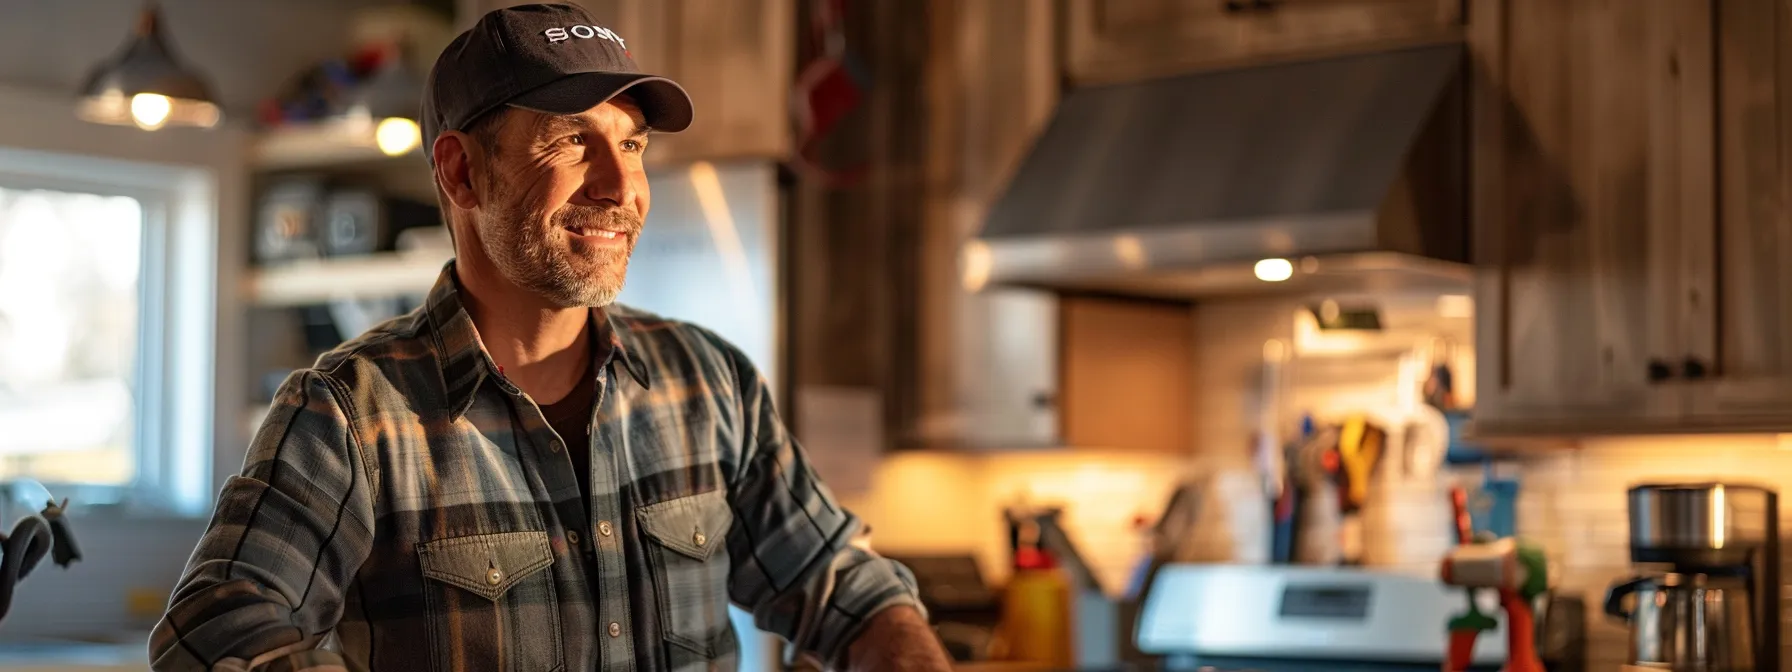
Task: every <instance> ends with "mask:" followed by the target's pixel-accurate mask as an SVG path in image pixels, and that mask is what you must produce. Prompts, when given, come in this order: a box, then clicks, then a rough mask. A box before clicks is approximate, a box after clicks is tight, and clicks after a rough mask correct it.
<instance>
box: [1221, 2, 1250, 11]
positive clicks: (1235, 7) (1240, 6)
mask: <svg viewBox="0 0 1792 672" xmlns="http://www.w3.org/2000/svg"><path fill="white" fill-rule="evenodd" d="M1220 4H1221V5H1224V6H1225V7H1226V11H1228V12H1234V13H1237V12H1242V11H1244V10H1245V9H1247V8H1249V7H1250V6H1251V3H1250V2H1246V0H1226V1H1225V2H1222V3H1220Z"/></svg>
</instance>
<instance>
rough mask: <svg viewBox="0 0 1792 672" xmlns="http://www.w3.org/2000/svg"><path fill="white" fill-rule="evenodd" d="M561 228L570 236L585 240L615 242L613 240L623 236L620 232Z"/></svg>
mask: <svg viewBox="0 0 1792 672" xmlns="http://www.w3.org/2000/svg"><path fill="white" fill-rule="evenodd" d="M562 228H565V229H566V231H567V232H568V233H571V234H572V235H575V236H584V237H587V238H600V239H603V240H615V239H618V238H621V237H623V235H624V234H623V233H622V232H621V231H611V230H609V229H580V228H573V227H570V226H568V227H562Z"/></svg>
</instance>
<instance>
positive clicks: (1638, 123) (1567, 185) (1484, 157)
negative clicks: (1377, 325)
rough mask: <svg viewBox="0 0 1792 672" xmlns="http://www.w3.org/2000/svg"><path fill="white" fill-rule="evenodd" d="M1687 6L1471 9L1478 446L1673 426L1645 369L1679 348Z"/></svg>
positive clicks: (1662, 391)
mask: <svg viewBox="0 0 1792 672" xmlns="http://www.w3.org/2000/svg"><path fill="white" fill-rule="evenodd" d="M1695 1H1696V2H1704V1H1705V0H1695ZM1686 4H1688V3H1686V2H1683V1H1682V0H1662V1H1661V2H1648V3H1629V2H1604V1H1602V0H1484V1H1477V2H1476V3H1474V5H1473V6H1474V11H1475V14H1473V15H1471V16H1470V17H1469V25H1470V31H1469V32H1470V42H1471V46H1472V53H1473V54H1474V56H1473V58H1474V69H1473V73H1474V74H1473V77H1474V80H1475V81H1474V85H1473V87H1474V88H1473V93H1472V95H1473V103H1472V105H1473V114H1472V117H1473V133H1472V140H1471V142H1472V143H1473V144H1472V151H1471V156H1472V159H1471V161H1472V166H1471V173H1472V175H1473V182H1472V185H1471V189H1472V193H1473V196H1472V198H1473V202H1474V204H1475V206H1474V208H1473V213H1474V214H1473V217H1474V221H1473V227H1474V230H1475V243H1476V245H1475V251H1476V256H1477V259H1476V262H1477V265H1478V266H1479V268H1480V272H1479V273H1478V274H1477V276H1478V280H1477V283H1476V296H1475V299H1476V339H1475V340H1476V370H1477V375H1476V380H1477V389H1476V395H1475V396H1476V402H1475V414H1474V419H1475V429H1476V433H1477V434H1496V433H1508V432H1515V431H1516V432H1528V431H1551V430H1554V429H1561V428H1569V427H1572V428H1584V427H1596V426H1613V427H1619V426H1623V427H1636V426H1638V425H1641V424H1650V423H1654V424H1664V425H1665V424H1672V423H1674V422H1676V421H1677V420H1678V418H1679V416H1680V415H1681V413H1682V404H1683V393H1682V391H1681V390H1679V389H1678V388H1676V387H1674V386H1671V385H1661V384H1658V383H1657V382H1656V381H1654V380H1652V376H1651V363H1652V362H1655V361H1656V360H1664V361H1665V358H1667V357H1669V356H1670V355H1671V353H1674V352H1678V351H1680V349H1681V348H1682V347H1683V344H1684V343H1685V342H1686V341H1685V336H1686V335H1685V334H1684V333H1682V332H1683V331H1685V330H1683V329H1682V326H1683V325H1682V324H1680V323H1679V322H1678V318H1679V310H1678V308H1679V303H1678V302H1677V301H1676V298H1677V296H1678V293H1679V291H1680V284H1681V281H1682V274H1681V270H1682V269H1681V266H1682V265H1683V263H1684V262H1685V259H1684V255H1685V254H1686V250H1684V247H1683V240H1682V238H1683V229H1684V227H1683V225H1682V220H1683V219H1684V218H1685V217H1686V216H1687V214H1688V213H1687V212H1686V210H1687V208H1686V207H1683V206H1684V205H1689V204H1682V202H1681V201H1682V200H1683V199H1685V198H1688V197H1689V196H1688V192H1696V190H1697V189H1698V188H1699V186H1698V185H1699V180H1698V179H1697V177H1696V176H1697V175H1700V174H1703V175H1704V176H1705V177H1706V178H1707V179H1708V177H1709V162H1708V161H1707V162H1706V164H1705V167H1704V170H1703V171H1701V169H1700V167H1698V166H1696V165H1691V163H1688V162H1692V163H1696V161H1694V160H1693V159H1692V158H1691V157H1687V156H1681V150H1683V149H1684V150H1685V151H1686V152H1689V153H1690V152H1696V149H1697V146H1698V145H1699V143H1700V141H1701V137H1700V135H1699V133H1700V131H1701V130H1702V129H1703V130H1706V131H1708V121H1709V120H1708V119H1707V120H1704V122H1703V123H1705V126H1703V127H1702V129H1701V126H1700V124H1701V123H1702V122H1701V121H1700V120H1698V119H1692V118H1688V117H1687V115H1686V114H1685V113H1684V111H1685V108H1690V107H1694V105H1693V104H1692V101H1690V100H1683V98H1684V97H1694V98H1696V97H1697V94H1698V93H1699V92H1698V91H1697V88H1698V87H1699V86H1708V83H1705V84H1701V83H1697V82H1694V81H1689V80H1696V79H1699V73H1700V72H1701V69H1700V63H1699V61H1698V57H1697V55H1696V54H1693V53H1681V52H1679V51H1677V45H1676V44H1674V41H1675V39H1676V38H1680V39H1687V38H1684V36H1679V35H1678V34H1677V33H1676V32H1675V31H1674V30H1673V27H1674V25H1673V23H1674V21H1675V20H1676V19H1677V18H1678V17H1676V16H1675V15H1674V10H1675V9H1679V8H1682V7H1683V6H1684V5H1686ZM1708 67H1709V61H1706V62H1705V71H1707V72H1708ZM1695 116H1696V115H1695ZM1691 197H1692V198H1696V197H1697V196H1696V195H1693V196H1691ZM1655 373H1656V374H1660V371H1656V372H1655Z"/></svg>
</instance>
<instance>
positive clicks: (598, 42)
mask: <svg viewBox="0 0 1792 672" xmlns="http://www.w3.org/2000/svg"><path fill="white" fill-rule="evenodd" d="M624 91H627V92H628V94H629V96H630V97H632V98H634V100H635V102H636V104H638V105H640V106H641V113H642V114H643V115H645V116H646V117H647V125H648V126H649V127H652V128H653V129H654V130H657V131H682V130H684V129H685V128H687V127H689V126H690V125H691V97H690V96H689V95H688V94H686V93H685V91H684V88H683V87H680V86H679V85H678V83H676V82H673V81H672V80H670V79H666V78H664V77H658V76H654V75H649V74H645V73H643V72H641V70H640V68H638V67H636V65H635V59H634V57H632V56H630V55H629V52H628V44H627V43H625V42H624V41H623V39H622V36H621V35H618V34H616V32H615V31H613V30H611V29H609V28H607V27H604V26H603V25H601V24H599V23H598V22H597V20H596V19H593V18H592V17H591V14H590V13H588V12H586V11H585V9H584V8H582V7H579V6H576V5H567V4H537V5H518V6H515V7H507V8H504V9H499V10H494V11H492V12H489V13H487V14H486V15H485V16H483V17H480V19H479V23H477V24H474V25H473V27H472V28H469V29H467V31H466V32H464V33H461V34H460V35H457V36H455V38H454V41H453V42H450V43H448V48H446V49H443V50H442V55H441V56H440V57H438V58H436V64H435V66H434V67H432V68H430V70H429V80H428V81H427V82H426V83H425V84H424V90H423V114H422V118H421V119H420V120H419V121H420V123H421V125H422V127H423V151H424V153H425V154H426V155H427V156H429V159H430V161H432V162H433V161H435V141H436V137H437V136H439V135H441V134H442V131H451V130H453V131H464V130H466V128H467V126H469V125H471V124H472V123H473V121H474V120H476V119H478V118H479V117H481V116H483V115H485V114H487V113H489V112H491V111H493V110H496V109H498V108H500V107H503V106H506V105H510V106H514V107H521V108H525V109H530V110H536V111H539V112H546V113H548V114H577V113H580V112H584V111H585V110H588V109H591V107H592V106H594V105H597V104H598V103H602V102H604V101H606V100H609V99H611V98H613V97H615V96H616V95H617V94H619V93H622V92H624Z"/></svg>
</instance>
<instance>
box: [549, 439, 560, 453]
mask: <svg viewBox="0 0 1792 672" xmlns="http://www.w3.org/2000/svg"><path fill="white" fill-rule="evenodd" d="M548 452H550V453H558V452H560V442H559V441H549V442H548Z"/></svg>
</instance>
